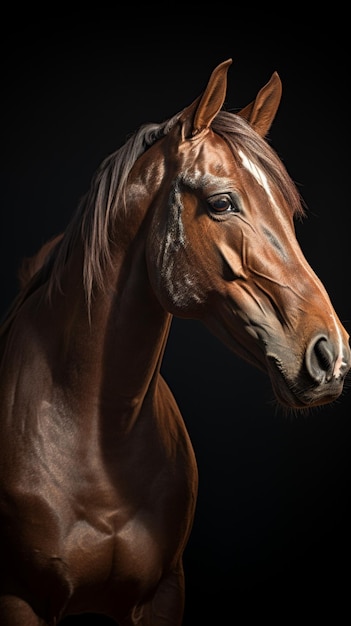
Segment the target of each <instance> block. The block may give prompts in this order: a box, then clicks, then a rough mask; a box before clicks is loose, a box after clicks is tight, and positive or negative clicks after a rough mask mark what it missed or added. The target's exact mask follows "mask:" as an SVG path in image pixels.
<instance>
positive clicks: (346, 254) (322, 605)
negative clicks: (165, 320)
mask: <svg viewBox="0 0 351 626" xmlns="http://www.w3.org/2000/svg"><path fill="white" fill-rule="evenodd" d="M170 10H171V9H170ZM222 10H223V9H222ZM173 11H174V13H171V14H170V15H168V16H167V18H166V17H165V16H163V17H162V16H160V17H159V18H158V22H157V21H155V22H154V20H153V18H152V17H150V15H149V16H147V14H146V13H145V15H144V16H143V17H142V18H141V19H139V20H138V21H136V20H135V19H134V20H133V19H132V18H128V19H125V20H121V19H116V18H115V17H113V16H112V15H111V16H109V15H106V19H105V20H103V19H94V18H92V17H90V18H89V15H87V14H86V13H85V14H84V15H82V16H81V17H80V21H79V20H78V19H75V20H73V19H68V18H66V19H63V18H62V17H59V18H57V19H54V18H52V19H51V20H50V21H49V20H45V19H44V18H42V19H39V20H38V21H32V22H30V21H29V22H28V23H27V24H26V23H25V22H23V24H22V26H24V30H23V29H22V31H21V32H20V30H19V28H18V22H16V21H15V22H13V23H12V24H11V23H9V25H8V29H6V28H5V31H6V30H7V32H4V38H3V44H2V49H3V51H2V75H1V82H2V94H3V96H2V99H3V102H2V111H3V113H2V129H3V139H2V149H1V160H2V167H1V187H0V193H1V205H0V211H1V213H0V219H1V230H0V237H1V245H0V254H1V263H0V270H1V311H0V313H1V314H2V313H4V312H5V310H6V308H7V306H8V305H9V303H10V301H11V299H12V297H13V296H14V294H15V292H16V288H17V281H16V271H17V267H18V264H19V261H20V259H21V258H22V257H23V256H27V255H30V254H32V253H34V252H35V251H36V250H37V249H38V248H39V247H40V245H41V244H42V243H43V242H44V241H46V240H47V239H48V238H49V237H51V236H52V235H54V234H55V233H58V232H60V231H61V230H63V229H64V228H65V226H66V224H67V221H68V220H69V218H70V215H71V214H72V212H73V210H74V208H75V206H76V204H77V202H78V200H79V198H80V196H81V195H82V194H83V193H84V192H85V191H86V190H87V188H88V185H89V182H90V178H91V176H92V174H93V172H94V171H95V169H96V168H97V166H98V165H99V163H100V162H101V160H102V159H103V158H104V157H105V156H107V154H109V153H110V152H112V151H113V150H115V149H116V148H117V147H118V146H119V145H121V144H122V143H124V141H125V139H126V138H127V136H128V135H129V134H130V133H131V132H133V131H134V130H135V129H136V128H138V127H139V125H140V124H142V123H144V122H148V121H156V122H160V121H162V120H164V119H166V118H168V117H170V116H171V115H172V114H174V113H176V112H177V111H179V110H180V109H182V108H183V107H184V106H186V105H187V104H189V103H190V102H191V101H192V100H193V99H194V98H195V97H197V96H198V95H199V93H200V92H201V91H202V90H203V88H204V86H205V84H206V81H207V79H208V77H209V75H210V73H211V71H212V70H213V68H214V67H215V66H216V65H217V64H218V63H220V62H221V61H223V60H225V59H227V58H229V57H232V58H233V65H232V66H231V68H230V70H229V76H228V96H227V101H226V106H227V107H228V108H232V109H233V108H234V109H236V108H239V107H241V106H244V105H246V104H247V103H248V102H250V101H251V100H252V99H253V98H254V97H255V95H256V93H257V91H258V90H259V89H260V87H262V86H263V84H265V83H266V82H267V81H268V79H269V78H270V76H271V74H272V72H273V71H274V70H277V71H278V73H279V75H280V77H281V79H282V83H283V97H282V103H281V106H280V109H279V111H278V114H277V117H276V120H275V122H274V125H273V127H272V129H271V132H270V136H269V140H270V142H271V144H272V145H273V147H274V148H275V149H276V151H277V152H278V154H279V155H280V156H281V158H282V159H283V161H284V163H285V165H286V166H287V169H288V171H289V172H290V174H291V176H292V178H293V179H294V180H295V181H296V183H297V184H298V186H299V189H300V192H301V194H302V195H303V197H304V199H305V201H306V204H307V207H308V217H307V219H306V220H305V221H304V222H303V224H301V225H297V234H298V238H299V241H300V243H301V246H302V248H303V250H304V252H305V255H306V257H307V259H308V260H309V262H310V263H311V265H312V266H313V268H314V269H315V271H316V272H317V274H318V275H319V276H320V278H321V279H322V280H323V282H324V283H325V285H326V287H327V289H328V291H329V293H330V295H331V298H332V301H333V303H334V305H335V308H336V310H337V311H338V313H339V316H340V318H341V319H342V321H343V322H344V324H345V326H346V328H347V329H348V330H349V331H350V329H351V302H350V293H349V289H348V288H347V287H348V282H349V279H348V268H349V264H350V256H351V252H350V247H349V227H348V225H347V224H348V213H349V196H348V183H349V171H348V170H349V157H348V156H347V157H346V156H345V155H346V152H347V143H348V133H349V127H348V126H344V120H345V118H346V122H348V117H349V116H348V115H345V112H346V107H347V102H348V101H347V98H346V90H347V87H348V85H347V71H346V65H345V62H344V61H343V59H344V48H343V37H342V35H343V33H342V31H341V30H340V26H341V27H342V23H341V22H342V20H341V22H340V24H334V23H332V21H330V23H329V22H328V20H326V23H325V24H323V25H321V24H320V23H319V26H318V28H317V27H316V26H314V27H312V26H308V27H307V25H306V24H305V25H303V24H298V23H296V24H294V25H293V26H291V25H290V26H289V27H288V25H285V23H284V22H283V21H282V20H281V22H280V25H279V30H278V32H277V31H276V28H277V25H276V24H275V25H274V26H273V22H274V20H273V18H272V22H270V21H269V20H267V19H266V23H265V25H263V23H262V24H261V21H260V20H261V16H260V15H257V14H255V15H254V12H253V11H252V13H253V14H252V15H251V16H249V15H248V16H246V18H245V19H243V18H242V17H241V18H238V17H236V18H235V19H234V21H231V22H229V21H228V19H227V18H226V17H225V16H224V15H223V14H222V16H221V19H220V20H219V18H218V15H217V16H215V15H211V16H209V17H208V20H206V21H205V22H204V23H205V24H206V25H205V26H204V25H202V26H201V27H199V24H198V22H197V19H196V17H192V18H189V17H186V14H184V13H183V12H182V11H184V9H182V11H180V10H179V11H177V10H176V9H175V8H174V9H173ZM266 17H267V16H266ZM88 18H89V19H88ZM275 19H277V18H275ZM253 26H254V28H255V30H254V31H253V30H252V28H253ZM333 37H334V40H333V48H332V47H331V45H330V42H331V39H332V38H333ZM163 373H164V375H165V377H166V379H167V381H168V382H169V384H170V386H171V388H172V390H173V392H174V394H175V396H176V399H177V401H178V403H179V405H180V407H181V409H182V411H183V415H184V419H185V422H186V424H187V427H188V430H189V433H190V435H191V438H192V441H193V445H194V448H195V451H196V455H197V460H198V465H199V471H200V491H199V500H198V507H197V514H196V519H195V523H194V528H193V533H192V536H191V539H190V542H189V545H188V548H187V551H186V554H185V569H186V584H187V604H186V611H185V619H184V626H190V625H193V624H195V623H196V624H198V623H200V617H199V616H200V615H201V613H202V611H204V616H205V617H206V619H207V621H210V620H212V623H213V624H216V625H217V624H223V623H229V621H230V622H233V623H235V621H237V620H238V621H239V623H240V624H242V623H250V622H251V619H252V620H253V619H254V618H258V617H259V618H260V619H267V620H270V621H271V622H272V621H274V620H275V619H276V620H277V623H287V621H288V617H289V616H295V617H296V619H298V618H299V616H300V615H301V614H303V615H304V617H305V618H306V620H307V618H308V616H309V615H311V616H313V619H316V618H317V616H321V617H322V616H325V614H326V611H327V610H332V611H333V612H337V611H340V612H341V611H342V609H345V608H347V610H348V605H347V602H348V599H347V598H348V594H349V583H350V578H349V574H348V569H349V562H350V532H349V528H350V513H349V502H350V490H349V487H350V475H351V470H350V460H349V459H350V418H349V413H350V404H351V392H349V393H347V392H346V393H345V395H344V396H343V397H342V398H341V399H340V400H339V401H338V402H337V403H335V404H334V405H333V406H328V407H324V408H321V409H319V410H316V411H314V412H313V413H311V414H310V415H309V416H307V417H306V416H304V417H303V416H300V417H296V416H295V417H287V416H284V415H283V414H282V413H280V412H279V411H276V409H275V406H274V404H273V403H272V392H271V389H270V384H269V381H268V379H266V377H265V376H264V375H263V374H261V373H260V372H257V371H256V370H254V369H253V368H252V367H250V366H248V365H246V364H245V363H243V362H242V361H241V360H239V359H238V358H236V357H235V356H233V355H232V354H230V353H228V351H227V350H226V349H225V348H224V347H223V346H221V345H220V344H219V342H218V341H217V340H216V339H214V338H213V337H212V336H210V335H209V333H208V332H207V331H206V330H205V329H203V328H202V327H201V326H200V325H199V324H198V323H196V322H185V321H179V320H174V323H173V326H172V331H171V335H170V338H169V342H168V347H167V351H166V354H165V358H164V365H163ZM243 614H244V615H245V616H246V617H245V619H242V617H241V618H240V616H241V615H243ZM335 621H337V619H336V618H335ZM83 623H85V619H83V618H82V617H80V618H74V619H73V618H69V619H67V620H65V626H68V625H71V624H72V626H73V624H74V625H77V626H78V624H83ZM94 623H97V624H101V626H102V624H105V623H106V624H107V623H109V622H108V620H106V621H105V620H103V619H102V618H99V619H98V620H97V621H96V622H94Z"/></svg>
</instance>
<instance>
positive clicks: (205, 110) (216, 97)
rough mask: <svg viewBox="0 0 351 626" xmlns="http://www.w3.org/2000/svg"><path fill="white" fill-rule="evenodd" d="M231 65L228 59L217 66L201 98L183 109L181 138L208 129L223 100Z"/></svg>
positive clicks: (230, 60)
mask: <svg viewBox="0 0 351 626" xmlns="http://www.w3.org/2000/svg"><path fill="white" fill-rule="evenodd" d="M231 63H232V59H228V60H227V61H223V63H221V64H220V65H218V66H217V67H216V68H215V69H214V70H213V72H212V74H211V76H210V79H209V81H208V83H207V87H206V89H205V91H204V93H203V94H202V96H200V97H199V98H197V99H196V100H195V101H194V102H193V103H192V104H191V105H190V106H189V107H187V108H186V109H184V111H183V113H182V115H181V117H180V121H181V123H182V134H183V138H187V137H191V136H194V135H197V134H198V133H200V132H201V131H203V130H206V129H208V128H209V127H210V125H211V122H212V120H213V118H215V117H216V115H217V113H218V112H219V111H220V109H221V108H222V106H223V103H224V100H225V96H226V93H227V72H228V68H229V66H230V65H231Z"/></svg>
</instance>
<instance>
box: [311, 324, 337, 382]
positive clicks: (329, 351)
mask: <svg viewBox="0 0 351 626" xmlns="http://www.w3.org/2000/svg"><path fill="white" fill-rule="evenodd" d="M334 360H335V355H334V350H333V345H332V343H331V342H330V341H329V340H328V339H327V337H324V336H323V335H319V336H318V337H317V338H315V339H314V340H313V341H311V343H310V344H309V346H308V348H307V350H306V367H307V371H308V373H309V374H310V376H311V377H312V378H313V379H314V380H315V381H316V382H318V383H322V382H325V381H329V380H331V378H332V376H333V367H334Z"/></svg>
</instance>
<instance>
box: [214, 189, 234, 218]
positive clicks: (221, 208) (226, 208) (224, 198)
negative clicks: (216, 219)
mask: <svg viewBox="0 0 351 626" xmlns="http://www.w3.org/2000/svg"><path fill="white" fill-rule="evenodd" d="M207 202H208V204H209V207H210V211H212V212H213V213H216V214H217V215H223V214H224V213H231V212H237V211H238V210H239V209H238V206H237V204H236V203H235V202H234V200H233V198H232V197H231V196H230V195H229V194H221V195H217V196H212V197H211V198H208V199H207Z"/></svg>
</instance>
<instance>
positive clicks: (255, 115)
mask: <svg viewBox="0 0 351 626" xmlns="http://www.w3.org/2000/svg"><path fill="white" fill-rule="evenodd" d="M281 96H282V83H281V80H280V78H279V76H278V74H277V72H274V73H273V74H272V76H271V78H270V80H269V81H268V83H267V84H266V85H265V86H264V87H262V89H260V91H259V92H258V94H257V96H256V98H255V100H254V101H253V102H251V103H250V104H248V105H247V106H246V107H245V108H244V109H241V111H239V112H238V113H237V115H240V117H244V118H245V119H246V120H247V121H248V122H249V124H250V125H251V126H252V128H254V130H255V131H256V132H257V133H258V134H259V135H261V137H265V136H266V134H267V133H268V131H269V129H270V127H271V124H272V122H273V120H274V118H275V115H276V112H277V110H278V107H279V103H280V99H281Z"/></svg>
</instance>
